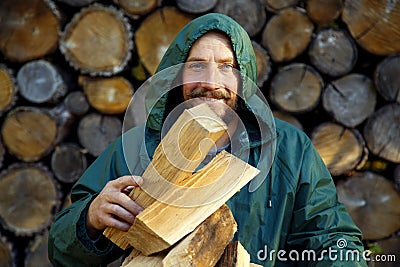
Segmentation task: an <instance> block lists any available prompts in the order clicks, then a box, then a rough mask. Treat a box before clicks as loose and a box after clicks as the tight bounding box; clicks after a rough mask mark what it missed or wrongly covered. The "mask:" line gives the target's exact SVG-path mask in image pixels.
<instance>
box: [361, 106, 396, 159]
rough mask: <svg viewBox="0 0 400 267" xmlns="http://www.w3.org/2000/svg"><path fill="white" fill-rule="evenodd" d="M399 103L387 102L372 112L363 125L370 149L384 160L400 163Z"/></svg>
mask: <svg viewBox="0 0 400 267" xmlns="http://www.w3.org/2000/svg"><path fill="white" fill-rule="evenodd" d="M399 120H400V105H399V104H387V105H385V106H383V107H381V108H380V109H379V110H377V111H376V112H375V113H374V114H372V115H371V116H370V117H369V118H368V121H367V123H366V125H365V126H364V131H363V133H364V138H365V141H366V143H367V146H368V148H369V149H370V151H371V152H372V153H373V154H375V155H377V156H379V157H382V158H384V159H386V160H389V161H392V162H395V163H400V127H399Z"/></svg>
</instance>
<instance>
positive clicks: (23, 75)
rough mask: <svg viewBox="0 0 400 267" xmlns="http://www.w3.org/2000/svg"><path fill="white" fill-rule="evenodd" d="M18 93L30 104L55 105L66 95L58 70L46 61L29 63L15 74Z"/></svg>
mask: <svg viewBox="0 0 400 267" xmlns="http://www.w3.org/2000/svg"><path fill="white" fill-rule="evenodd" d="M17 83H18V88H19V93H20V94H21V95H22V96H23V97H24V98H25V99H27V100H28V101H30V102H32V103H57V102H58V101H59V99H60V98H61V97H63V96H64V95H65V94H66V93H67V86H66V84H65V83H64V80H63V78H62V77H61V75H60V73H59V72H58V70H57V69H56V68H55V67H54V66H53V65H52V64H51V63H50V62H48V61H46V60H35V61H30V62H28V63H26V64H25V65H23V66H22V67H21V68H20V69H19V71H18V74H17Z"/></svg>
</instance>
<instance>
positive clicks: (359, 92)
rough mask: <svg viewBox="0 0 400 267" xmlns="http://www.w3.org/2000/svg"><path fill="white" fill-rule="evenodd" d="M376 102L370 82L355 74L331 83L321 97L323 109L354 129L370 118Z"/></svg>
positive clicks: (373, 88) (374, 92) (366, 78)
mask: <svg viewBox="0 0 400 267" xmlns="http://www.w3.org/2000/svg"><path fill="white" fill-rule="evenodd" d="M376 101H377V100H376V91H375V87H374V84H373V82H372V80H371V79H370V78H368V77H367V76H365V75H362V74H356V73H353V74H349V75H347V76H343V77H342V78H340V79H337V80H335V81H332V82H331V83H330V84H329V85H328V86H327V87H326V88H325V90H324V93H323V96H322V103H323V107H324V109H325V110H326V111H327V112H328V113H329V114H331V115H332V116H333V117H334V118H335V120H336V121H338V122H339V123H341V124H343V125H345V126H347V127H356V126H357V125H359V124H361V123H362V122H363V121H365V120H366V119H367V118H368V117H369V116H371V115H372V114H373V113H374V111H375V105H376Z"/></svg>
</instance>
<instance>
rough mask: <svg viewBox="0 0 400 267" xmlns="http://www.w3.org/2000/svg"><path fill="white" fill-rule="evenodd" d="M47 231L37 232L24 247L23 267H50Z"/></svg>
mask: <svg viewBox="0 0 400 267" xmlns="http://www.w3.org/2000/svg"><path fill="white" fill-rule="evenodd" d="M47 239H48V231H47V230H46V231H44V233H41V234H38V235H36V236H35V238H34V239H32V240H31V241H30V242H29V244H28V246H27V247H26V248H25V254H26V256H25V261H24V262H25V265H24V266H25V267H37V266H41V267H51V266H53V265H52V264H51V263H50V261H49V256H48V253H47V244H48V242H47Z"/></svg>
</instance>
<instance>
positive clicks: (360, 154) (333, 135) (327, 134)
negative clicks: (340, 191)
mask: <svg viewBox="0 0 400 267" xmlns="http://www.w3.org/2000/svg"><path fill="white" fill-rule="evenodd" d="M311 140H312V143H313V144H314V146H315V148H316V149H317V151H318V153H319V154H320V155H321V157H322V160H323V161H324V163H325V165H326V166H327V167H328V169H329V171H330V172H331V174H332V175H341V174H346V173H349V172H351V171H353V170H354V169H356V168H361V167H362V165H363V164H364V163H365V158H366V157H367V155H368V154H367V150H366V149H365V142H364V140H363V138H362V136H361V134H360V133H359V132H358V130H357V129H349V128H346V127H344V126H342V125H339V124H336V123H331V122H324V123H322V124H320V125H319V126H317V127H315V128H314V129H313V130H312V133H311Z"/></svg>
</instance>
